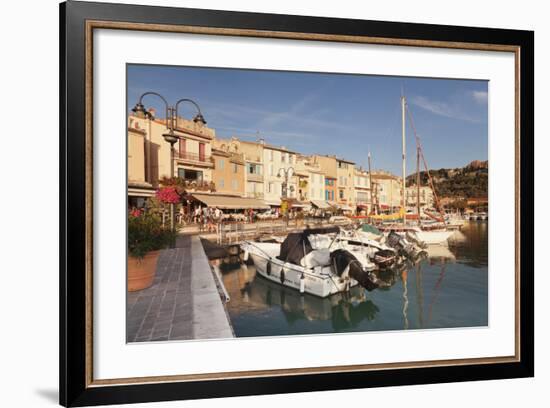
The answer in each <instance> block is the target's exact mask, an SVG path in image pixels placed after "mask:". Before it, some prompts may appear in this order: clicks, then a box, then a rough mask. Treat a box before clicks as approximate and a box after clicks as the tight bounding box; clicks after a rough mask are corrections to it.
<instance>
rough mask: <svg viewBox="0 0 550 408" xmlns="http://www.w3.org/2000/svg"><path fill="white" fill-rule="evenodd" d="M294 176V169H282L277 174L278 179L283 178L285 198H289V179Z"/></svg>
mask: <svg viewBox="0 0 550 408" xmlns="http://www.w3.org/2000/svg"><path fill="white" fill-rule="evenodd" d="M293 175H294V168H293V167H288V168H284V167H281V168H280V169H279V171H278V172H277V177H279V178H283V179H284V181H283V198H287V197H288V179H289V178H291V177H292V176H293Z"/></svg>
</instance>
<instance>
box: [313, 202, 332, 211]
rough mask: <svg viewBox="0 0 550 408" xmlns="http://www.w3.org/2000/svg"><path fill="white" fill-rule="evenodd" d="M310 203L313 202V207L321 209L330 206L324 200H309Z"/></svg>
mask: <svg viewBox="0 0 550 408" xmlns="http://www.w3.org/2000/svg"><path fill="white" fill-rule="evenodd" d="M311 204H313V205H314V206H315V207H317V208H320V209H322V210H324V209H327V208H330V204H329V203H327V202H326V201H316V200H311Z"/></svg>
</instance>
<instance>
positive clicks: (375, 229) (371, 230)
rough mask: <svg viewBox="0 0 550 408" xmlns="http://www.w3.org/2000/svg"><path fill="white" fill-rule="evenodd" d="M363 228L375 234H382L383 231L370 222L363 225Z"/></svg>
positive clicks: (364, 230)
mask: <svg viewBox="0 0 550 408" xmlns="http://www.w3.org/2000/svg"><path fill="white" fill-rule="evenodd" d="M361 230H362V231H363V232H370V233H371V234H375V235H382V232H380V230H379V229H378V228H376V227H375V226H374V225H370V224H363V225H362V226H361Z"/></svg>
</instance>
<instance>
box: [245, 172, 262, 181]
mask: <svg viewBox="0 0 550 408" xmlns="http://www.w3.org/2000/svg"><path fill="white" fill-rule="evenodd" d="M246 178H247V180H248V181H256V182H260V183H261V182H263V181H264V177H263V176H262V175H261V174H256V173H246Z"/></svg>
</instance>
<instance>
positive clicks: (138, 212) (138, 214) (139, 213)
mask: <svg viewBox="0 0 550 408" xmlns="http://www.w3.org/2000/svg"><path fill="white" fill-rule="evenodd" d="M130 215H131V216H132V217H139V216H140V215H141V211H140V210H139V209H138V208H134V209H133V210H132V211H130Z"/></svg>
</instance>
